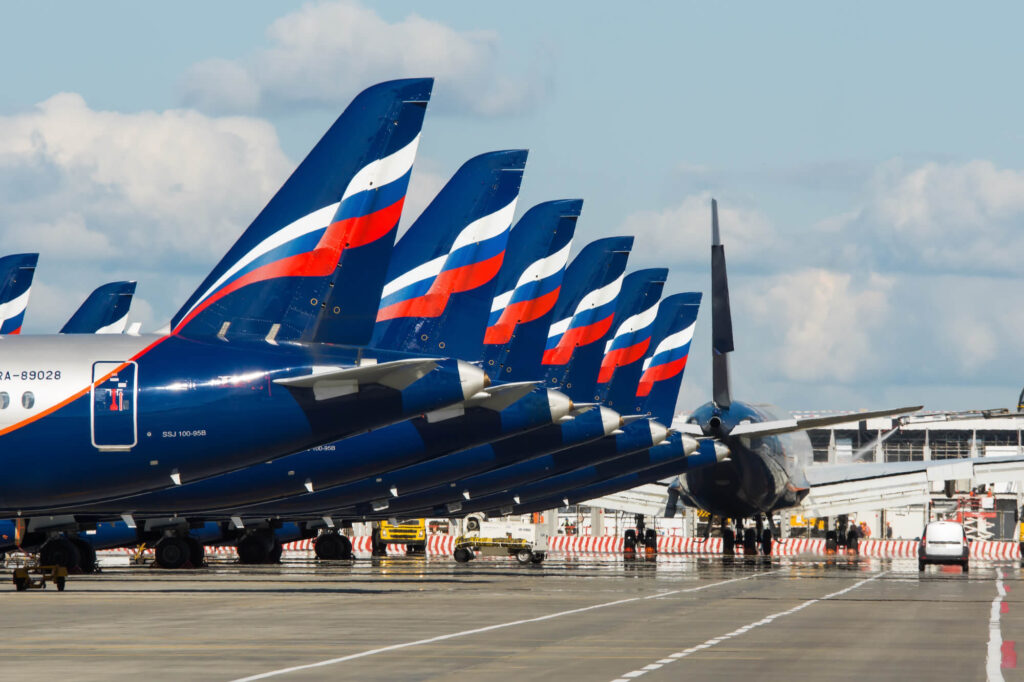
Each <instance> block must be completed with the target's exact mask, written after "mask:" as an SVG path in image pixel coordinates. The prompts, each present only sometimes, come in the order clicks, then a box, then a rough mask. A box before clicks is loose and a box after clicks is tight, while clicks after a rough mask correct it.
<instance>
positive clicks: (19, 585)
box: [13, 560, 68, 592]
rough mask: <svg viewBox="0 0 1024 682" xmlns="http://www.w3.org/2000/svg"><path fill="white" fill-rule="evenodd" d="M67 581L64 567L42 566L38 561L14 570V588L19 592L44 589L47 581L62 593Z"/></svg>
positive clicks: (27, 562)
mask: <svg viewBox="0 0 1024 682" xmlns="http://www.w3.org/2000/svg"><path fill="white" fill-rule="evenodd" d="M67 579H68V569H67V568H65V567H64V566H43V565H41V564H40V563H39V562H38V561H31V560H29V561H26V562H25V563H23V564H21V565H20V566H16V567H15V569H14V575H13V582H14V587H15V588H16V589H17V590H18V591H19V592H23V591H25V590H43V589H46V583H47V581H50V582H52V583H53V584H54V585H56V586H57V591H58V592H63V591H64V585H65V583H66V582H67Z"/></svg>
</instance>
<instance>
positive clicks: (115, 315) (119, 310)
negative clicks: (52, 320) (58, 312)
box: [60, 282, 135, 334]
mask: <svg viewBox="0 0 1024 682" xmlns="http://www.w3.org/2000/svg"><path fill="white" fill-rule="evenodd" d="M134 295H135V282H110V283H109V284H104V285H102V286H100V287H98V288H97V289H96V290H95V291H93V292H92V293H91V294H89V297H88V298H87V299H85V302H83V303H82V305H81V306H79V308H78V310H76V311H75V314H74V315H72V316H71V319H69V320H68V321H67V323H66V324H65V325H64V326H63V327H61V330H60V333H61V334H122V333H124V330H125V327H127V326H128V311H129V310H130V309H131V307H132V297H133V296H134Z"/></svg>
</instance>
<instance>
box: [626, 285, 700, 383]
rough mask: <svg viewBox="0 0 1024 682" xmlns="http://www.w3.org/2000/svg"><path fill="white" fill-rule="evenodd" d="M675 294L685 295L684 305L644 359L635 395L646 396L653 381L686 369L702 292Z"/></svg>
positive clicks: (680, 372) (675, 374)
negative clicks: (651, 351) (652, 350)
mask: <svg viewBox="0 0 1024 682" xmlns="http://www.w3.org/2000/svg"><path fill="white" fill-rule="evenodd" d="M677 296H685V297H686V300H685V301H684V303H685V305H684V306H682V308H681V309H680V311H679V313H678V314H677V315H676V318H675V320H673V321H672V323H671V328H670V329H669V332H670V333H668V334H667V335H666V336H665V338H663V339H662V340H661V341H660V342H659V343H658V345H657V346H656V347H655V349H654V352H653V353H651V355H650V357H648V358H647V359H646V360H644V372H643V375H641V377H640V383H639V385H638V386H637V389H636V394H637V396H638V397H641V398H643V397H647V396H649V395H650V394H651V391H652V389H653V388H654V385H655V384H656V383H658V382H661V381H666V380H668V379H672V378H674V377H677V376H680V375H681V374H682V372H683V370H684V369H686V359H687V357H688V356H689V354H690V342H691V341H692V340H693V330H694V327H696V324H697V309H698V308H699V306H700V300H701V295H700V294H699V293H691V294H677ZM672 298H674V297H672ZM666 300H667V299H666ZM677 392H678V389H677Z"/></svg>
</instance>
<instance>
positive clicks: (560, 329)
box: [541, 275, 624, 365]
mask: <svg viewBox="0 0 1024 682" xmlns="http://www.w3.org/2000/svg"><path fill="white" fill-rule="evenodd" d="M623 277H624V275H619V277H618V279H616V280H615V281H614V282H611V283H610V284H606V285H604V286H603V287H601V288H600V289H595V290H594V291H591V292H590V293H589V294H587V295H586V296H584V297H583V300H581V301H580V303H579V305H577V306H576V312H575V313H574V314H573V316H572V317H567V318H565V319H564V320H559V321H558V322H555V323H554V324H553V325H551V328H550V329H549V330H548V341H547V346H546V348H545V350H544V357H543V359H542V361H541V362H542V364H545V365H564V364H566V363H567V362H569V359H570V358H571V357H572V353H573V350H574V349H575V348H577V347H578V346H586V345H588V344H591V343H594V342H595V341H597V340H598V339H600V338H601V337H603V336H604V335H605V334H607V333H608V331H609V330H610V329H611V328H612V321H613V320H614V319H615V299H616V298H618V296H619V291H621V290H622V279H623Z"/></svg>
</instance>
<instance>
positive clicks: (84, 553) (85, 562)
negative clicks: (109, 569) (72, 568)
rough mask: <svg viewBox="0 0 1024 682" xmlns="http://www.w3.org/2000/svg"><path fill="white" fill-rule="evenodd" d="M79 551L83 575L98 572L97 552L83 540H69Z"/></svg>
mask: <svg viewBox="0 0 1024 682" xmlns="http://www.w3.org/2000/svg"><path fill="white" fill-rule="evenodd" d="M68 540H70V541H71V543H72V544H73V545H74V546H75V548H76V549H77V550H78V567H79V568H80V569H81V570H82V573H95V572H96V550H95V549H93V547H92V545H90V544H89V543H88V542H86V541H85V540H83V539H81V538H68Z"/></svg>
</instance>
